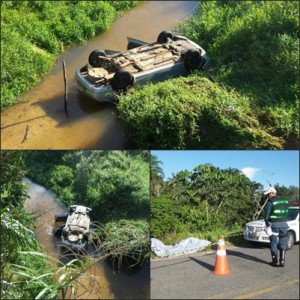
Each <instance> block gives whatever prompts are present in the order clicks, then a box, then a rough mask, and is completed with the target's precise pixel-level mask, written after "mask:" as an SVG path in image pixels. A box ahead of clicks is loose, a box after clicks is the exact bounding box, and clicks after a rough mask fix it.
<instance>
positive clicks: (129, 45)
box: [127, 42, 140, 50]
mask: <svg viewBox="0 0 300 300" xmlns="http://www.w3.org/2000/svg"><path fill="white" fill-rule="evenodd" d="M139 46H140V45H139V44H137V43H135V42H129V43H128V44H127V50H131V49H134V48H137V47H139Z"/></svg>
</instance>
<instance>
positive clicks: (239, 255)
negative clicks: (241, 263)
mask: <svg viewBox="0 0 300 300" xmlns="http://www.w3.org/2000/svg"><path fill="white" fill-rule="evenodd" d="M226 252H227V254H229V255H232V256H237V257H240V258H244V259H248V260H252V261H256V262H259V263H262V264H269V262H267V261H265V260H262V259H260V258H257V257H256V256H252V255H248V254H245V253H242V252H239V251H235V250H226Z"/></svg>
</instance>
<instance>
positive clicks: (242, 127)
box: [119, 73, 281, 149]
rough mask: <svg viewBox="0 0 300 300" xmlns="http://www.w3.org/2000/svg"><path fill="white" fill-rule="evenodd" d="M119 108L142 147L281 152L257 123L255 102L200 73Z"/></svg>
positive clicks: (131, 97)
mask: <svg viewBox="0 0 300 300" xmlns="http://www.w3.org/2000/svg"><path fill="white" fill-rule="evenodd" d="M119 110H120V116H121V118H122V119H123V120H124V122H125V123H126V126H127V129H128V131H130V132H134V133H135V136H134V138H135V146H136V147H137V148H140V149H142V148H146V149H151V148H152V149H232V148H237V149H243V148H256V149H276V148H281V140H280V138H278V137H274V136H272V135H271V134H270V133H269V132H268V131H267V130H266V128H264V126H261V124H259V122H258V120H257V118H256V113H255V112H254V111H253V110H252V109H251V98H249V97H247V96H242V95H240V94H239V93H237V92H235V91H234V90H230V89H228V88H227V89H224V88H222V87H221V86H220V85H219V84H218V83H213V82H211V81H210V80H209V79H207V78H206V77H205V75H203V74H200V73H197V74H193V75H190V76H189V77H179V78H176V79H172V80H168V81H165V82H161V83H158V84H155V85H154V84H149V85H147V86H145V87H144V88H142V89H138V90H135V91H134V92H132V93H130V94H128V95H126V96H124V97H123V98H122V99H121V101H120V103H119Z"/></svg>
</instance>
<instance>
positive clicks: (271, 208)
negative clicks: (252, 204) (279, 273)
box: [264, 187, 289, 267]
mask: <svg viewBox="0 0 300 300" xmlns="http://www.w3.org/2000/svg"><path fill="white" fill-rule="evenodd" d="M264 194H265V195H266V196H267V197H268V202H267V204H266V207H265V223H266V226H267V227H271V229H272V235H271V236H270V250H271V256H272V262H271V265H272V266H274V267H278V266H280V267H284V264H285V255H286V243H287V235H288V231H287V230H288V224H287V222H286V221H287V213H288V206H289V202H288V201H287V200H285V199H282V198H280V197H279V196H277V191H276V190H275V189H274V188H273V187H269V188H268V190H267V191H265V192H264ZM278 250H279V255H280V259H279V262H278V254H277V251H278Z"/></svg>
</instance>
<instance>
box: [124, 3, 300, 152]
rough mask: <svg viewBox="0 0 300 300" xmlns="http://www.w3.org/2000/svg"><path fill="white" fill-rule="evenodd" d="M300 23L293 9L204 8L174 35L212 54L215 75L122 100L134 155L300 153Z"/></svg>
mask: <svg viewBox="0 0 300 300" xmlns="http://www.w3.org/2000/svg"><path fill="white" fill-rule="evenodd" d="M298 15H299V4H298V2H293V1H264V2H263V1H206V2H201V3H199V9H198V10H196V11H195V13H194V15H193V16H192V17H190V18H188V19H187V20H186V21H184V22H182V23H180V24H179V26H178V27H177V28H176V30H175V31H176V32H177V33H179V34H181V35H185V36H187V37H188V38H190V39H191V40H193V41H195V42H197V43H198V44H200V45H201V46H202V47H203V48H204V49H205V50H206V51H207V54H208V56H209V60H210V64H209V67H208V69H207V70H206V72H204V73H203V74H196V75H190V76H189V78H188V79H183V78H181V79H171V80H168V81H166V82H164V83H160V84H157V85H148V86H146V87H144V88H143V89H139V90H137V91H135V92H134V93H132V94H129V95H127V96H124V97H123V98H122V99H121V101H120V106H119V108H120V116H121V118H122V120H123V122H124V124H125V126H126V128H127V129H128V132H130V133H132V132H133V133H134V135H133V139H132V141H131V147H132V148H140V149H145V148H150V149H245V148H247V149H294V148H298V147H299V146H298V143H299V80H298V77H299V18H298ZM207 78H214V82H210V81H209V80H208V79H207ZM232 108H234V110H232Z"/></svg>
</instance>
